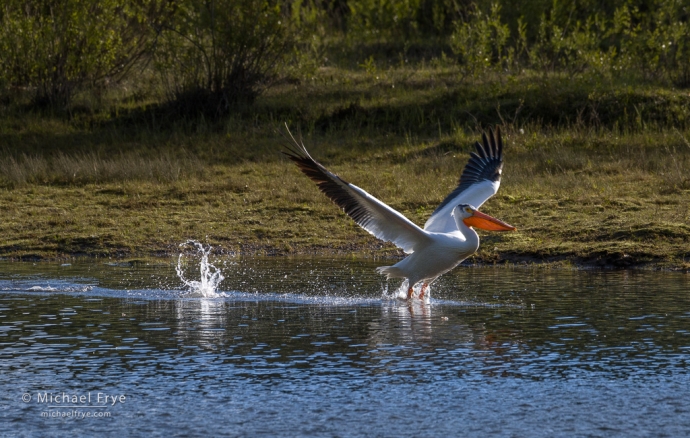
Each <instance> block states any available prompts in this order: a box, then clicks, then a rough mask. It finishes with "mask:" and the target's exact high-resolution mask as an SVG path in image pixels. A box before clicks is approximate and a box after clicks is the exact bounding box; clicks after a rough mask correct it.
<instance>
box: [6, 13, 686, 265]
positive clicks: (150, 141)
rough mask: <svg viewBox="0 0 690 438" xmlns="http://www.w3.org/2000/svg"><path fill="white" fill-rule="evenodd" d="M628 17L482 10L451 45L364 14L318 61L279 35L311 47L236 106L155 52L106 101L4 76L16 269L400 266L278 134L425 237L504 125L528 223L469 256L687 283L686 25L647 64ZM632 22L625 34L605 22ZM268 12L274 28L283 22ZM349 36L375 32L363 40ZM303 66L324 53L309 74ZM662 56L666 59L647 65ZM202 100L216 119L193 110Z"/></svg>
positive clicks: (522, 216)
mask: <svg viewBox="0 0 690 438" xmlns="http://www.w3.org/2000/svg"><path fill="white" fill-rule="evenodd" d="M247 2H249V0H247ZM266 3H267V4H268V2H266ZM352 3H353V4H354V3H357V2H352ZM359 3H366V2H364V1H363V0H361V1H359ZM359 3H358V4H359ZM382 3H386V2H383V1H382ZM585 3H586V2H585ZM620 3H621V4H620V5H618V6H617V7H615V8H612V9H611V11H608V12H607V11H599V13H600V14H601V15H600V16H601V17H603V18H602V20H600V21H599V22H595V21H591V22H590V21H587V20H585V19H583V20H581V21H580V22H578V23H579V24H577V25H575V24H574V22H573V24H572V25H570V27H564V26H563V24H564V22H563V23H562V22H560V21H559V20H561V19H562V20H566V19H571V20H572V19H573V17H574V16H575V17H576V16H577V15H578V11H579V10H576V11H575V12H574V13H573V14H570V15H568V14H565V15H563V14H562V11H560V10H559V9H557V7H556V3H554V5H553V6H552V7H551V9H548V8H547V9H548V10H549V11H550V12H549V13H550V15H549V14H546V15H544V16H543V17H542V19H541V21H540V20H539V17H536V18H535V16H526V17H525V16H523V18H524V21H520V20H518V18H519V17H518V16H517V15H516V14H515V11H512V9H510V7H509V6H506V5H508V3H506V5H504V9H505V8H508V9H509V10H508V12H503V15H501V14H502V13H501V9H500V8H496V7H495V6H494V7H490V6H486V7H485V8H484V9H482V7H483V6H482V5H481V4H480V5H479V6H475V7H476V9H471V10H468V11H469V12H471V13H468V14H465V15H464V16H463V17H464V18H463V17H459V18H455V19H454V20H451V21H452V23H453V24H452V25H449V24H447V23H448V20H446V21H445V22H444V23H446V25H444V26H446V27H447V30H446V31H445V34H444V33H443V32H442V30H443V29H442V27H443V26H441V24H439V26H441V27H439V28H436V30H435V31H433V32H432V31H426V32H427V33H426V34H424V33H423V26H421V27H420V26H416V27H415V26H412V25H411V24H410V23H412V22H414V20H412V21H408V22H407V25H408V26H411V27H410V28H409V29H407V30H405V31H403V30H401V29H398V30H397V31H396V28H395V26H402V24H400V23H398V24H395V23H388V25H389V28H386V27H385V26H384V27H381V25H380V23H379V27H380V28H381V29H382V32H383V34H379V35H378V36H376V35H375V36H372V35H370V34H366V32H364V31H363V30H362V29H364V28H366V23H367V21H366V20H360V21H357V20H355V19H354V18H356V17H357V16H356V14H355V12H352V11H351V12H350V14H351V15H350V18H351V19H350V21H349V22H348V24H347V26H350V27H352V29H349V28H347V26H345V25H343V26H344V27H343V29H344V30H342V31H341V33H339V34H329V35H323V34H318V29H312V28H309V29H311V31H313V32H316V33H314V35H320V36H319V38H320V40H319V42H318V44H317V46H318V47H316V48H314V47H311V48H309V47H305V46H304V42H303V41H304V40H302V39H301V38H302V37H303V36H302V35H296V34H294V33H289V32H288V33H285V34H282V33H281V35H282V37H283V40H281V41H282V43H281V44H287V41H288V40H290V38H295V40H294V41H295V44H297V46H295V47H301V49H300V50H301V54H300V55H299V56H297V57H295V58H294V59H293V61H294V62H293V63H292V64H291V65H290V66H288V67H289V69H288V70H286V71H283V72H282V73H281V74H280V75H277V76H272V82H271V87H263V85H266V84H268V83H267V82H259V85H261V84H263V85H261V87H259V88H250V89H242V90H239V91H238V90H235V91H234V93H235V94H237V93H240V94H241V95H242V96H243V97H242V98H237V99H235V100H227V96H228V95H227V92H228V88H227V87H226V88H223V86H221V87H220V88H218V89H216V91H217V92H213V93H211V94H209V92H208V91H199V92H198V93H196V94H195V93H192V94H190V92H189V91H190V90H197V91H198V90H200V89H203V83H200V82H196V83H192V85H191V88H189V89H188V88H185V86H186V85H185V84H183V83H179V84H177V85H175V86H174V87H173V88H169V87H167V86H166V85H165V83H162V82H160V80H159V79H160V77H161V76H160V71H158V70H156V68H159V67H160V66H161V65H163V64H164V63H163V62H162V61H161V58H160V57H159V58H150V59H154V60H155V59H158V61H157V62H158V63H157V64H155V67H156V68H154V64H149V65H148V67H147V68H146V69H143V70H137V74H136V75H135V76H132V75H130V76H126V77H124V76H123V78H122V79H121V80H118V81H117V82H116V83H113V85H110V86H108V87H105V88H104V90H105V91H101V92H99V93H94V91H93V89H89V88H88V87H84V88H78V87H77V88H75V89H72V90H69V92H67V94H65V92H62V91H61V93H63V94H60V95H59V96H58V98H56V99H55V100H54V102H59V105H58V106H56V105H53V104H51V105H47V106H46V105H45V101H46V99H47V98H45V96H44V98H42V99H37V98H36V96H37V94H36V91H37V90H39V89H40V87H38V88H36V87H35V86H29V85H24V86H23V87H24V88H22V87H19V86H17V85H16V84H11V83H10V82H12V80H10V79H8V78H9V76H7V75H5V76H3V75H1V74H0V88H1V87H2V86H5V88H4V90H6V93H5V94H4V95H3V99H2V101H1V102H0V214H1V215H2V218H3V220H2V221H0V235H1V236H3V238H2V241H0V257H6V258H17V259H41V258H59V257H70V256H81V255H85V256H98V257H119V258H128V257H139V256H163V255H171V254H177V253H178V252H179V251H180V249H179V246H178V245H179V244H180V243H183V242H185V241H186V240H188V239H196V240H199V241H202V242H206V243H208V244H211V245H213V246H214V248H215V250H216V251H218V252H221V253H236V254H324V253H347V254H350V253H354V254H365V255H369V256H376V257H395V256H399V255H401V254H400V253H399V252H398V250H397V249H395V247H393V246H392V245H390V244H383V243H381V242H379V241H377V240H376V239H374V238H373V237H371V236H369V235H368V234H367V233H366V232H364V231H363V230H361V229H360V228H359V227H358V226H356V225H355V224H354V223H353V222H352V221H351V220H350V219H348V218H347V217H346V216H345V215H344V214H343V213H342V212H340V211H339V210H338V209H337V207H335V206H334V205H332V204H331V203H330V201H328V200H327V199H326V198H325V197H324V196H323V195H322V194H321V193H320V192H319V191H318V189H317V188H316V187H315V186H314V185H313V184H312V183H311V182H310V181H309V180H308V179H306V178H305V177H304V176H303V175H302V174H301V173H300V172H299V171H298V170H297V169H296V168H294V166H293V165H292V164H291V163H290V162H289V161H288V160H286V159H285V158H284V157H282V155H281V154H280V150H281V147H282V144H283V143H284V140H283V139H282V137H281V136H280V134H279V133H278V132H277V130H278V129H280V128H281V127H282V124H283V123H287V124H288V125H289V126H290V127H291V129H292V130H293V132H299V133H300V134H301V135H302V136H303V138H304V141H305V144H306V145H307V147H308V149H309V150H310V152H311V153H312V155H313V156H314V157H315V158H316V159H317V160H319V161H320V162H322V163H323V164H324V165H326V166H327V167H329V169H331V170H333V171H335V172H336V173H338V174H340V175H341V176H342V177H343V178H345V179H346V180H348V181H352V182H354V183H355V184H357V185H358V186H360V187H362V188H364V189H365V190H367V191H369V192H370V193H372V194H374V195H375V196H377V197H378V198H379V199H381V200H383V201H384V202H386V203H388V204H389V205H391V206H392V207H394V208H396V209H398V210H399V211H400V212H401V213H403V214H405V215H406V216H408V217H409V218H411V219H412V220H413V221H414V222H416V223H418V224H420V225H421V224H423V223H424V221H425V220H426V219H427V218H428V216H429V215H430V214H431V212H432V211H433V210H434V208H435V207H436V205H437V204H438V203H439V202H440V201H441V200H442V199H443V198H444V197H445V195H446V194H447V193H448V192H449V191H450V190H452V188H453V187H454V186H455V184H456V182H457V179H458V177H459V175H460V172H461V170H462V168H463V166H464V165H465V163H466V162H467V157H468V154H469V152H470V151H471V150H472V144H473V143H474V142H475V141H476V140H477V139H478V138H479V135H480V133H481V131H482V130H483V129H486V128H487V127H490V126H500V127H501V130H502V131H503V133H504V138H505V143H506V150H505V155H506V158H505V160H506V161H505V166H504V173H503V175H504V177H503V181H502V187H501V190H500V191H499V193H498V195H497V196H495V197H494V198H492V199H491V200H489V201H488V202H487V203H486V204H485V206H484V207H483V210H484V211H486V212H487V213H489V214H491V215H494V216H496V217H498V218H500V219H502V220H505V221H506V222H508V223H511V224H513V225H515V226H517V227H518V231H517V232H514V233H482V235H481V238H482V245H481V247H480V251H479V252H478V254H477V255H476V256H474V257H473V258H471V259H470V260H469V262H470V263H500V264H503V263H541V262H549V263H555V264H558V265H563V264H575V265H589V266H607V267H641V266H648V267H649V266H651V267H664V268H677V269H686V270H687V269H689V268H690V202H688V199H690V123H689V122H690V92H689V89H688V88H687V85H688V84H687V83H686V82H685V81H686V76H685V75H686V74H687V73H686V72H685V70H684V69H685V68H687V62H685V63H683V62H679V61H678V60H679V59H680V58H678V56H681V55H682V54H683V53H685V52H684V50H685V48H686V47H690V39H689V38H688V36H690V32H686V31H687V21H688V18H687V16H686V15H682V14H680V15H678V14H677V16H672V14H671V12H669V11H670V10H671V9H670V8H666V9H664V10H663V11H666V12H664V13H666V15H663V13H662V12H663V11H662V9H663V8H661V9H659V11H661V12H659V11H657V15H649V17H651V18H649V20H652V19H657V21H658V20H662V19H665V20H667V21H668V22H671V23H672V24H673V23H680V24H679V26H681V27H680V28H679V27H678V26H675V27H674V26H670V27H669V29H670V30H668V32H670V33H669V35H663V37H664V38H665V37H669V38H676V39H674V40H673V41H672V42H673V44H675V46H674V48H673V52H672V53H671V52H670V51H664V50H661V49H659V50H661V51H660V52H659V51H656V52H655V50H656V49H654V50H651V51H647V52H645V51H644V50H643V46H642V45H639V44H638V43H639V40H638V39H636V38H638V37H637V36H639V35H647V34H645V32H646V30H645V29H647V28H646V27H644V26H643V24H644V21H643V20H642V19H641V18H640V17H642V15H640V14H641V12H639V8H638V9H637V10H635V9H634V8H633V7H632V3H634V2H625V1H622V2H620ZM386 4H388V3H386ZM444 4H445V3H444ZM625 8H627V9H625ZM625 10H627V11H628V15H629V17H628V18H627V20H629V21H630V20H632V21H631V22H630V23H629V27H628V28H621V27H620V26H618V27H616V25H615V22H614V21H612V20H609V21H607V20H606V19H605V17H606V15H605V14H606V13H610V16H611V17H613V16H614V14H618V15H617V16H618V17H619V18H620V17H623V18H625V16H624V15H625V14H624V12H625ZM359 11H360V13H365V12H366V10H364V12H361V11H362V9H359ZM482 11H484V12H482ZM559 11H560V12H559ZM173 12H174V11H173ZM187 12H189V11H187ZM330 12H332V11H330ZM370 12H371V11H370ZM402 12H405V11H402ZM402 12H401V13H402ZM276 13H279V11H278V12H276ZM372 13H373V12H372ZM408 13H410V14H412V13H411V12H409V11H408ZM171 14H172V12H171ZM352 14H355V15H352ZM621 14H623V15H621ZM173 15H174V14H173ZM594 15H596V14H594ZM594 15H593V16H594ZM561 16H562V17H565V18H559V17H561ZM4 17H7V15H5V16H4ZM160 17H163V18H165V15H164V14H163V15H159V18H160ZM271 17H273V18H271ZM271 17H268V18H266V19H267V20H269V22H268V24H267V25H271V26H277V25H278V24H276V23H278V21H275V20H273V19H274V18H275V16H271ZM301 17H302V18H303V19H304V17H308V15H305V14H302V15H301ZM353 17H354V18H353ZM415 17H416V16H415ZM568 17H570V18H568ZM644 17H647V16H644ZM655 17H656V18H655ZM664 17H665V18H664ZM674 17H675V18H674ZM360 18H361V17H360ZM413 18H414V17H413ZM585 18H586V17H585ZM2 19H3V16H2V14H0V21H2ZM415 19H416V20H417V21H419V20H420V18H419V17H417V18H415ZM271 20H273V21H271ZM530 20H532V21H533V22H534V23H532V24H530V23H531V22H532V21H530ZM549 20H550V21H549ZM636 20H637V21H636ZM669 20H670V21H669ZM674 20H676V21H674ZM652 21H653V20H652ZM199 23H201V24H203V22H195V23H189V22H188V23H187V24H186V25H188V26H192V25H195V26H199V25H200V24H199ZM520 23H527V24H524V25H522V24H520ZM540 23H541V24H540ZM559 23H560V24H559ZM585 23H590V24H589V25H585ZM636 23H637V24H636ZM6 24H7V23H5V25H6ZM638 24H639V26H638ZM372 25H373V24H372ZM357 26H359V27H357ZM520 26H523V28H520ZM524 26H526V27H524ZM539 26H541V27H539ZM559 26H560V27H559ZM636 26H637V27H636ZM682 26H686V27H684V28H683V27H682ZM659 27H660V26H659ZM355 28H356V29H360V30H362V31H361V32H360V34H361V35H369V36H368V37H367V38H368V39H367V38H364V36H361V35H360V37H359V39H357V38H355V37H354V36H353V33H354V30H353V29H355ZM542 28H543V29H544V30H543V31H542V30H539V29H542ZM648 28H649V29H650V31H649V32H652V30H654V29H657V28H658V27H655V26H654V25H652V24H650V25H649V27H648ZM348 29H349V30H348ZM420 29H422V30H420ZM482 29H483V30H484V31H487V29H488V30H492V29H493V30H492V31H491V32H489V36H488V37H487V36H486V35H485V33H486V32H483V31H482ZM520 29H522V31H521V30H520ZM557 29H561V30H562V32H561V33H560V35H569V37H568V38H566V41H565V42H564V43H562V44H561V45H558V44H557V39H556V38H555V37H554V38H552V37H551V36H553V35H555V33H554V32H556V30H557ZM565 29H570V30H571V31H572V32H571V33H568V32H566V30H565ZM625 29H628V30H627V31H625ZM632 29H635V32H632ZM384 31H385V32H384ZM624 31H625V32H624ZM281 32H282V30H281ZM348 32H350V33H348ZM429 32H431V33H433V34H434V35H435V36H434V37H433V38H432V37H431V36H430V35H429ZM506 32H507V36H506V37H504V36H505V35H506ZM520 32H523V34H521V33H520ZM540 32H542V33H540ZM578 32H579V33H578ZM597 32H599V33H597ZM626 32H627V33H626ZM674 32H675V33H674ZM683 32H685V33H683ZM633 33H634V34H633ZM652 33H653V32H652ZM652 33H649V34H648V35H647V36H646V37H647V38H651V36H650V35H652ZM384 34H385V35H384ZM483 35H484V36H483ZM521 35H522V36H521ZM549 35H551V36H549ZM654 35H656V36H655V38H656V37H659V38H662V36H659V35H657V34H654ZM480 36H482V38H485V39H483V40H482V39H479V40H477V38H479V37H480ZM604 36H605V38H604ZM421 37H426V39H424V38H421ZM547 37H548V38H547ZM396 38H399V39H400V42H401V44H397V45H396V44H395V43H394V42H392V41H395V39H396ZM453 38H454V39H453ZM462 38H464V40H463V41H465V42H464V43H463V44H460V45H458V44H459V43H458V42H457V41H458V39H462ZM594 38H600V40H601V41H602V43H601V44H595V43H593V41H595V40H594ZM626 38H627V39H626ZM639 38H642V37H639ZM128 41H129V42H128V44H130V45H133V44H134V43H135V42H137V43H138V44H139V45H136V46H135V47H134V46H132V47H134V48H135V49H136V53H134V52H132V54H133V56H134V55H136V56H137V57H141V59H149V58H147V56H149V57H150V56H152V55H150V54H148V55H147V54H146V53H145V50H144V49H145V47H144V46H145V45H141V44H143V43H141V41H139V40H135V39H132V40H128ZM290 41H292V40H290ZM300 41H301V42H300ZM420 41H436V43H434V44H435V45H433V47H429V45H428V44H426V45H425V44H422V43H420ZM453 41H455V42H453ZM173 42H174V43H175V44H177V45H180V44H184V41H182V40H174V41H173V40H172V39H171V40H168V41H167V44H172V43H173ZM115 43H117V44H119V45H116V46H117V47H119V49H122V50H124V48H127V47H130V46H126V44H125V41H119V42H112V44H115ZM300 44H302V45H300ZM549 44H550V45H549ZM683 44H686V45H683ZM415 47H417V48H419V52H416V51H415V50H416V49H414V48H415ZM468 47H470V48H473V50H474V51H473V52H472V51H469V49H468ZM676 47H677V48H676ZM612 48H614V49H615V50H613V49H612ZM1 49H2V47H0V50H1ZM132 50H134V49H132ZM309 50H312V52H309ZM478 50H479V51H481V50H485V51H488V52H489V54H488V55H487V56H485V57H484V58H481V57H480V55H481V53H479V52H478ZM578 50H579V52H578ZM612 50H613V51H612ZM621 50H622V51H623V52H625V53H627V56H628V58H625V59H628V61H626V62H627V64H625V63H624V62H623V61H625V59H624V57H622V55H620V54H621V53H623V52H621ZM669 50H670V49H669ZM626 51H627V52H626ZM307 52H308V53H318V54H320V55H319V56H318V57H316V58H315V60H312V61H310V62H307V58H308V56H305V53H307ZM657 52H658V53H657ZM118 53H120V52H118ZM127 53H129V52H127ZM654 53H656V55H654ZM168 54H169V52H168ZM548 54H550V55H549V56H550V57H548V56H547V55H548ZM537 55H543V56H541V57H540V56H537ZM604 55H606V56H604ZM159 56H160V55H159ZM597 56H599V59H600V61H599V62H594V60H595V58H596V57H597ZM647 56H648V57H650V58H649V59H652V58H653V60H655V62H656V63H648V64H647V69H645V70H643V69H636V66H637V65H639V63H641V62H643V61H644V60H645V59H646V58H645V57H647ZM654 56H656V57H655V58H654ZM682 56H684V55H682ZM137 59H139V58H137ZM165 59H168V61H170V62H174V61H171V60H170V59H169V58H165ZM189 59H195V58H194V56H192V55H189ZM681 61H682V59H681ZM133 62H134V61H133ZM177 66H178V67H180V68H182V67H184V65H183V64H181V63H178V64H177ZM0 67H2V65H0ZM128 71H132V70H131V69H130V70H128ZM118 74H119V73H118ZM262 74H263V75H268V72H267V71H264V73H262ZM179 77H180V78H184V75H182V76H179ZM157 78H158V79H157ZM195 78H196V79H198V77H195ZM3 80H4V81H5V82H2V81H3ZM32 87H34V88H32ZM262 87H263V88H262ZM46 90H48V88H46ZM176 90H177V91H176ZM39 91H40V90H39ZM58 91H59V90H58ZM63 91H64V90H63ZM211 91H212V90H211ZM56 92H57V91H56ZM176 93H177V94H176ZM214 93H215V94H214ZM224 93H225V94H224ZM43 94H45V93H43ZM204 96H206V97H205V98H208V99H211V102H213V103H214V105H215V106H213V108H214V109H213V110H212V111H210V112H209V111H200V112H194V111H187V110H181V109H180V108H187V109H190V108H192V109H193V108H194V105H195V102H199V100H198V99H202V98H204ZM223 96H225V97H223ZM190 99H191V100H190ZM224 99H225V100H224ZM47 100H48V101H50V99H47ZM231 101H232V102H234V103H230V102H231ZM51 102H53V101H51ZM180 102H182V103H180ZM202 106H203V105H202ZM219 108H220V109H222V110H219Z"/></svg>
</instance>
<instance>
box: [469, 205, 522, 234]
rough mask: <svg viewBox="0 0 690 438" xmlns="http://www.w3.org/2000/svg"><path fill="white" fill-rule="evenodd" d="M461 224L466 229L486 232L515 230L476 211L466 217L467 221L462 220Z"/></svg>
mask: <svg viewBox="0 0 690 438" xmlns="http://www.w3.org/2000/svg"><path fill="white" fill-rule="evenodd" d="M463 222H464V223H465V225H467V226H468V227H476V228H481V229H482V230H487V231H515V230H516V229H517V228H515V227H514V226H512V225H508V224H507V223H505V222H503V221H500V220H498V219H496V218H495V217H491V216H489V215H488V214H484V213H480V212H478V211H476V210H475V212H474V214H473V215H472V216H470V217H468V218H467V219H463Z"/></svg>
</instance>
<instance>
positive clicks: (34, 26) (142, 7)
mask: <svg viewBox="0 0 690 438" xmlns="http://www.w3.org/2000/svg"><path fill="white" fill-rule="evenodd" d="M158 9H159V7H158V6H157V5H156V3H155V0H139V1H134V0H132V1H126V2H122V1H118V0H99V1H91V0H62V1H58V2H49V1H41V0H5V2H4V5H3V6H1V7H0V84H2V83H4V84H5V85H9V86H11V87H14V88H16V89H23V90H28V91H30V92H31V93H32V94H33V99H32V100H33V102H34V103H35V104H38V105H50V106H53V107H58V108H59V107H64V106H66V105H67V104H69V102H70V100H71V99H72V97H73V95H74V93H75V91H76V90H77V89H79V87H81V86H82V85H84V84H86V83H89V84H91V85H102V84H103V83H108V82H110V81H113V80H117V79H119V78H121V77H122V76H123V75H124V74H125V73H127V71H129V69H130V68H131V67H132V66H133V65H134V63H135V62H136V61H137V60H138V59H139V58H140V57H141V55H142V54H143V53H144V52H145V50H146V48H147V43H148V42H149V40H150V39H149V36H150V35H149V34H148V27H147V26H148V24H150V17H154V16H156V15H158V12H159V11H158Z"/></svg>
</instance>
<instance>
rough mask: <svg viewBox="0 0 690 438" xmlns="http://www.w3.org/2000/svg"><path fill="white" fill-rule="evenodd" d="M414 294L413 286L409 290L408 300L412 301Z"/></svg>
mask: <svg viewBox="0 0 690 438" xmlns="http://www.w3.org/2000/svg"><path fill="white" fill-rule="evenodd" d="M413 292H414V289H412V286H410V287H409V289H407V299H408V300H411V299H412V293H413Z"/></svg>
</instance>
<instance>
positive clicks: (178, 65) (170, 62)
mask: <svg viewBox="0 0 690 438" xmlns="http://www.w3.org/2000/svg"><path fill="white" fill-rule="evenodd" d="M291 13H292V8H291V7H290V3H281V2H279V1H272V0H207V1H194V0H183V1H180V2H179V3H177V10H176V12H175V16H174V19H173V21H171V22H170V25H168V26H166V27H164V28H163V33H162V34H161V38H160V41H159V46H158V50H157V51H156V66H157V69H158V71H159V72H160V74H161V77H162V79H163V83H164V85H165V88H166V92H167V94H168V99H169V101H170V102H171V104H172V105H173V107H174V108H175V109H176V110H177V112H179V113H182V114H183V115H184V114H188V115H194V114H203V115H206V116H210V117H213V118H216V117H219V116H222V115H224V114H227V113H228V112H230V111H231V110H233V109H234V108H236V107H238V106H242V105H245V104H250V103H252V102H253V101H254V99H255V98H256V97H257V96H258V95H259V94H260V93H261V92H262V91H263V90H264V89H265V88H266V87H268V86H269V85H271V84H272V83H273V82H274V81H275V80H276V79H277V78H278V77H280V75H281V73H282V72H283V71H284V70H283V69H284V67H285V64H286V63H288V62H289V60H290V57H291V56H294V55H295V51H296V47H297V46H296V44H297V42H298V37H297V36H298V33H297V31H296V29H295V27H294V26H293V25H292V24H293V19H292V16H291Z"/></svg>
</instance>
